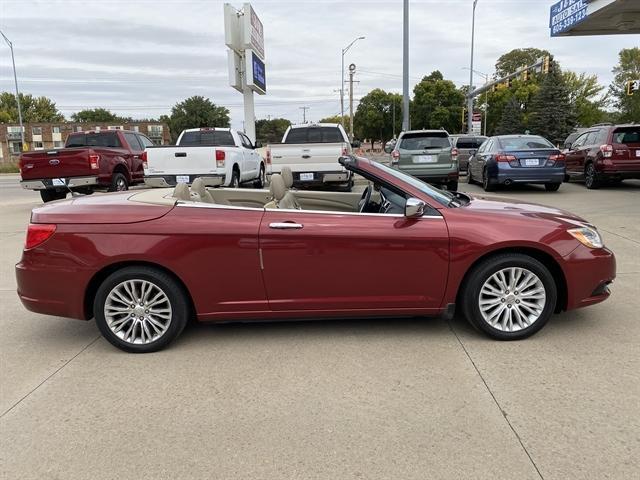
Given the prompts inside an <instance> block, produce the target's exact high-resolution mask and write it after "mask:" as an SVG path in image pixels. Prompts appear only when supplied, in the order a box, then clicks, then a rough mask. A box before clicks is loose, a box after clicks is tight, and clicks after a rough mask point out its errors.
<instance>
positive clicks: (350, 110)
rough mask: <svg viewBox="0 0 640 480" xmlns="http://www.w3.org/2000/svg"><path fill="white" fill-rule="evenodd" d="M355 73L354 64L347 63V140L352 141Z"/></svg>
mask: <svg viewBox="0 0 640 480" xmlns="http://www.w3.org/2000/svg"><path fill="white" fill-rule="evenodd" d="M355 73H356V64H355V63H352V64H351V65H349V140H351V141H352V142H353V75H354V74H355Z"/></svg>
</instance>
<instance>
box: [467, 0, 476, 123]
mask: <svg viewBox="0 0 640 480" xmlns="http://www.w3.org/2000/svg"><path fill="white" fill-rule="evenodd" d="M477 3H478V0H473V15H472V16H471V66H470V67H469V92H472V91H473V47H474V42H475V34H476V5H477ZM472 131H473V97H472V96H468V97H467V133H471V132H472Z"/></svg>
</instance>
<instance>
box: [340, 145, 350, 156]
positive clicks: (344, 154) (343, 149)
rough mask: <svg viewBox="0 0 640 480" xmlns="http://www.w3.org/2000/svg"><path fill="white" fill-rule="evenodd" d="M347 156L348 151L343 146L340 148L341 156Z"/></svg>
mask: <svg viewBox="0 0 640 480" xmlns="http://www.w3.org/2000/svg"><path fill="white" fill-rule="evenodd" d="M347 155H349V150H348V149H347V147H346V146H343V147H342V156H343V157H344V156H347Z"/></svg>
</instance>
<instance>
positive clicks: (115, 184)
mask: <svg viewBox="0 0 640 480" xmlns="http://www.w3.org/2000/svg"><path fill="white" fill-rule="evenodd" d="M126 190H129V182H128V181H127V177H126V176H125V175H124V173H114V174H113V178H112V179H111V185H109V191H110V192H124V191H126Z"/></svg>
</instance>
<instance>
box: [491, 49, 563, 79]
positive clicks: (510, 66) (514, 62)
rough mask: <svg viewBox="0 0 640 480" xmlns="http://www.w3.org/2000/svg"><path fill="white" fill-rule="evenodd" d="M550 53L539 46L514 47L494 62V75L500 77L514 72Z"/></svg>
mask: <svg viewBox="0 0 640 480" xmlns="http://www.w3.org/2000/svg"><path fill="white" fill-rule="evenodd" d="M547 55H551V54H550V53H549V52H548V51H547V50H540V49H539V48H516V49H514V50H511V51H510V52H507V53H505V54H504V55H502V56H501V57H500V58H498V61H497V62H496V76H497V78H502V77H504V76H506V75H509V74H511V73H514V72H515V71H516V70H518V69H519V68H520V67H523V66H525V65H532V64H534V63H536V62H537V61H538V59H539V58H540V57H545V56H547Z"/></svg>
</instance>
